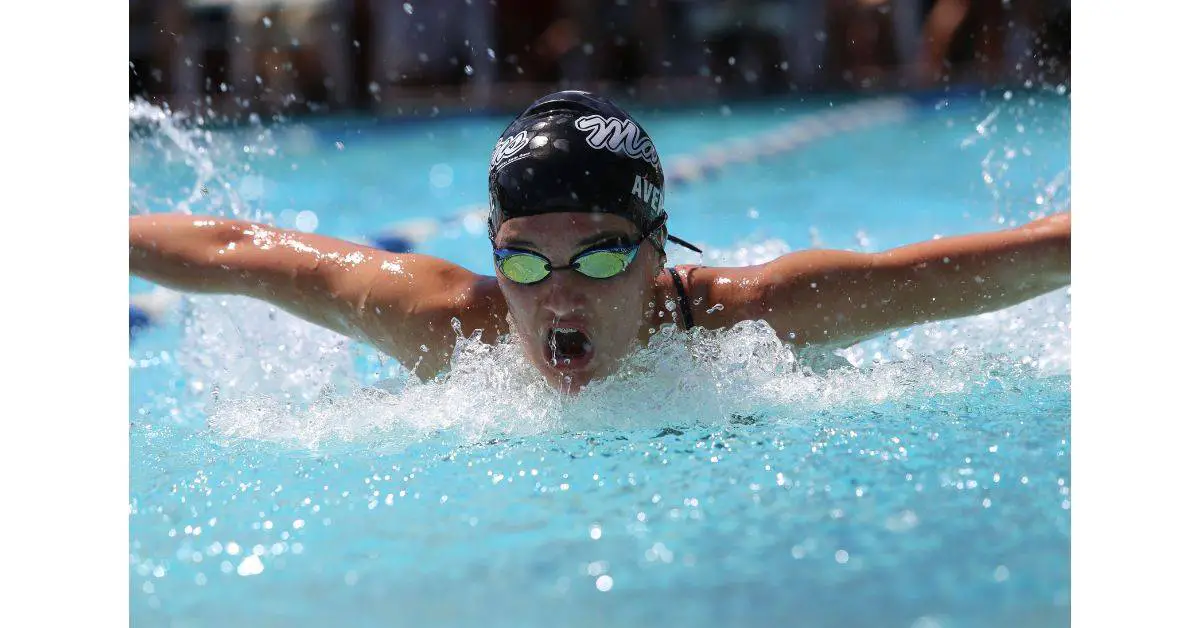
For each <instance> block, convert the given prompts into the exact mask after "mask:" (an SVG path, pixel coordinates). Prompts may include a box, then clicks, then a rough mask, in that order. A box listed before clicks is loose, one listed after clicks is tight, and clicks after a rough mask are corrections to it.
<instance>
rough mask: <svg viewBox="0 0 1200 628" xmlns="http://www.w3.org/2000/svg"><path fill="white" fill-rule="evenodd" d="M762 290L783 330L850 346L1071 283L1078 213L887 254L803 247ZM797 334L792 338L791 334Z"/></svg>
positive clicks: (767, 314)
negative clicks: (1073, 224) (1073, 226)
mask: <svg viewBox="0 0 1200 628" xmlns="http://www.w3.org/2000/svg"><path fill="white" fill-rule="evenodd" d="M758 275H759V277H758V279H759V281H758V283H757V284H755V282H754V281H751V282H750V285H757V286H758V287H757V288H755V289H756V290H758V291H759V292H760V294H761V297H760V298H758V299H755V300H756V301H760V302H761V303H762V307H761V310H760V311H758V312H754V313H752V314H751V315H752V316H754V317H761V318H764V319H766V320H768V321H769V322H770V323H771V324H772V325H773V326H774V327H775V328H776V330H780V333H789V334H790V333H793V332H794V333H795V334H796V335H797V337H798V338H803V341H804V342H806V343H832V344H837V345H849V344H853V343H855V342H858V341H860V340H863V339H865V338H869V337H871V336H874V335H877V334H879V333H883V332H886V331H889V330H892V329H897V328H901V327H906V326H909V325H915V324H920V323H927V322H931V321H936V320H946V319H951V318H958V317H963V316H971V315H975V314H981V313H984V312H989V311H994V310H999V309H1002V308H1005V307H1009V306H1012V305H1016V304H1018V303H1021V302H1023V301H1026V300H1028V299H1031V298H1033V297H1036V296H1038V295H1040V294H1044V293H1046V292H1050V291H1051V290H1055V289H1057V288H1060V287H1063V286H1066V285H1069V284H1070V282H1071V219H1070V214H1061V215H1057V216H1052V217H1050V218H1046V219H1043V220H1039V221H1036V222H1033V223H1030V224H1028V225H1025V226H1023V227H1018V228H1015V229H1009V230H1006V231H999V232H995V233H984V234H976V235H968V236H959V237H952V238H943V239H939V240H931V241H928V242H922V243H919V244H913V245H910V246H904V247H900V248H896V249H892V250H889V251H885V252H882V253H873V254H872V253H855V252H851V251H799V252H796V253H791V254H789V255H785V256H783V257H781V258H779V259H778V260H776V261H774V262H771V263H769V264H766V265H765V266H763V267H762V268H761V270H760V271H759V272H758ZM789 337H790V336H789Z"/></svg>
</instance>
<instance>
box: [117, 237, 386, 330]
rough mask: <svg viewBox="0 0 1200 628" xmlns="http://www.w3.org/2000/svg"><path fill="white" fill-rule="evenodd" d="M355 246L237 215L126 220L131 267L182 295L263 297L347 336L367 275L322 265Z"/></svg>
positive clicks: (345, 256)
mask: <svg viewBox="0 0 1200 628" xmlns="http://www.w3.org/2000/svg"><path fill="white" fill-rule="evenodd" d="M359 248H360V247H357V246H355V245H354V244H352V243H349V242H344V241H341V240H336V239H334V238H328V237H325V236H319V235H315V234H306V233H299V232H292V231H287V230H283V229H277V228H274V227H270V226H267V225H262V224H256V223H252V222H247V221H242V220H228V219H223V218H215V217H207V216H188V215H182V214H152V215H147V216H137V217H134V218H131V219H130V221H129V269H130V272H132V273H134V274H136V275H138V276H140V277H142V278H145V279H148V280H150V281H153V282H155V283H158V284H161V285H164V286H166V287H169V288H173V289H175V290H180V291H183V292H199V293H213V294H236V295H244V296H250V297H254V298H258V299H263V300H266V301H269V302H271V303H274V304H276V305H278V306H280V307H282V308H284V309H286V310H288V311H290V312H292V313H294V314H296V315H298V316H300V317H302V318H305V319H307V320H309V321H310V322H313V323H316V324H318V325H322V326H324V327H327V328H329V329H333V330H334V331H337V332H340V333H343V334H346V335H352V334H354V331H355V330H354V326H353V325H350V324H348V319H349V318H351V317H353V316H354V315H355V314H356V311H357V310H358V309H360V308H361V306H362V303H360V302H359V301H361V299H360V298H359V297H360V295H362V294H365V293H366V292H367V289H368V287H369V286H367V285H366V283H368V282H369V281H370V280H371V279H372V276H371V275H370V274H369V273H351V272H346V271H347V269H346V268H344V267H342V266H340V265H338V264H336V263H328V262H330V261H331V260H333V261H335V262H336V261H344V259H346V258H347V257H348V256H351V254H352V253H354V252H355V251H359ZM360 254H361V255H362V256H363V260H364V261H367V256H366V254H362V253H361V252H360ZM360 284H362V285H360Z"/></svg>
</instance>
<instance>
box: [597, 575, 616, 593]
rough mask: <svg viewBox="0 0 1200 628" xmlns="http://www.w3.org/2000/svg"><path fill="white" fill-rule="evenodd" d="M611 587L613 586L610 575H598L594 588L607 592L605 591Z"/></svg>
mask: <svg viewBox="0 0 1200 628" xmlns="http://www.w3.org/2000/svg"><path fill="white" fill-rule="evenodd" d="M612 587H613V579H612V576H608V575H605V576H600V577H599V578H596V589H598V590H599V591H601V592H607V591H610V590H611V589H612Z"/></svg>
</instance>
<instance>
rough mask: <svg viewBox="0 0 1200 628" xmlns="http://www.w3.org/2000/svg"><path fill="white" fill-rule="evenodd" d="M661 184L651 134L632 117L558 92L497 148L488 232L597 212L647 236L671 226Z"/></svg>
mask: <svg viewBox="0 0 1200 628" xmlns="http://www.w3.org/2000/svg"><path fill="white" fill-rule="evenodd" d="M663 180H664V177H663V168H662V163H661V161H660V160H659V157H658V151H657V150H655V148H654V144H653V142H651V141H650V135H649V134H648V133H646V130H645V129H643V128H642V126H641V125H639V124H638V123H637V122H636V121H634V119H633V117H632V116H630V115H629V113H628V112H626V111H625V110H624V109H622V108H621V107H619V106H617V105H616V104H615V103H613V102H612V101H610V100H608V99H607V98H603V97H601V96H596V95H594V94H589V93H587V92H581V91H563V92H556V93H553V94H550V95H548V96H543V97H542V98H539V99H537V100H536V101H534V103H533V104H532V105H530V106H529V107H528V108H527V109H526V110H525V111H524V112H522V113H521V115H519V116H517V118H516V119H515V120H513V122H512V123H511V124H509V125H508V128H507V129H505V130H504V133H502V134H501V135H500V141H498V142H496V148H495V150H493V151H492V161H491V166H490V167H489V169H488V196H489V205H490V208H491V213H490V217H489V218H488V233H489V234H490V235H491V236H492V237H493V238H495V235H496V231H497V230H499V229H500V225H501V224H502V223H503V222H504V221H505V220H508V219H509V218H516V217H519V216H535V215H539V214H548V213H554V212H598V213H606V214H615V215H618V216H622V217H624V218H626V219H628V220H629V221H630V222H632V223H633V224H635V225H637V227H638V228H639V229H640V230H641V231H642V234H644V235H650V234H653V233H654V232H655V231H657V230H658V229H659V228H664V227H665V224H666V219H667V213H666V211H665V210H664V209H663ZM667 237H668V238H669V239H670V240H671V241H672V242H676V243H678V244H680V245H682V246H686V247H688V248H690V249H692V250H693V251H696V252H697V253H699V252H700V249H698V248H696V247H695V246H692V245H691V244H688V243H687V242H684V241H683V240H680V239H678V238H675V237H673V236H667ZM657 244H658V246H659V248H661V247H662V244H661V240H658V241H657Z"/></svg>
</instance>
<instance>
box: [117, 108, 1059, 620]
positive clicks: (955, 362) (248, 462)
mask: <svg viewBox="0 0 1200 628" xmlns="http://www.w3.org/2000/svg"><path fill="white" fill-rule="evenodd" d="M839 105H840V103H834V104H833V106H839ZM830 106H831V105H830V103H829V102H827V101H823V102H786V103H785V102H780V103H773V104H757V105H728V106H726V107H720V106H717V107H711V108H707V109H695V110H681V111H669V112H641V113H642V115H641V116H640V117H641V118H642V122H643V123H644V124H645V126H647V128H648V129H649V130H650V132H651V133H652V134H653V135H654V137H655V139H656V142H657V144H658V147H659V150H660V152H661V153H662V154H663V155H664V156H665V157H666V158H667V160H668V161H670V160H671V158H672V157H673V156H677V155H685V154H689V153H693V152H695V151H697V150H699V149H700V148H701V147H703V146H706V145H709V144H710V143H712V142H714V141H718V140H722V139H727V138H731V137H737V136H743V135H747V134H754V133H759V132H763V131H767V130H770V129H772V128H775V127H776V126H777V125H779V124H783V123H786V122H787V121H789V120H791V119H793V118H794V117H795V116H797V115H801V114H805V113H811V112H816V111H820V110H823V109H828V108H829V107H830ZM160 114H161V112H156V111H154V110H153V109H150V108H148V107H144V106H135V107H133V108H131V122H133V123H134V126H135V128H136V129H137V132H135V133H131V137H130V150H131V165H130V186H131V187H130V198H131V208H130V211H131V213H133V212H145V211H167V210H171V209H177V208H186V209H188V210H190V211H193V212H196V213H221V214H225V215H240V216H252V217H261V218H265V219H270V220H273V221H275V222H277V223H278V224H281V225H285V226H289V227H293V226H296V225H297V224H299V225H301V226H303V227H306V228H315V229H316V230H317V231H318V232H320V233H324V234H328V235H334V236H340V237H346V238H350V239H358V240H363V241H365V240H366V239H368V238H369V237H371V235H372V234H374V233H377V232H378V231H379V230H380V229H382V228H383V227H385V226H387V225H391V224H394V223H398V222H403V221H405V220H409V219H415V218H424V217H449V216H454V215H457V214H458V213H459V212H461V211H463V210H464V209H466V208H469V207H472V206H476V205H481V204H482V203H483V202H484V200H485V187H486V184H485V177H486V171H485V161H484V160H485V156H486V155H489V154H490V152H491V148H492V145H493V144H494V142H495V138H496V135H497V134H498V133H499V131H500V129H502V128H503V126H504V124H505V123H506V121H507V120H504V119H499V118H458V119H446V120H440V119H431V120H429V121H426V122H422V123H406V124H403V125H397V124H381V123H375V122H371V121H366V120H351V119H344V120H332V119H331V120H323V121H319V122H307V121H306V122H305V123H303V124H285V125H272V126H270V127H253V128H250V129H243V130H237V131H235V130H220V129H211V130H209V129H206V128H205V126H204V125H203V124H201V125H199V126H197V125H196V124H195V123H194V122H192V123H187V122H182V121H174V122H172V121H169V120H164V119H162V118H161V116H160ZM1069 129H1070V111H1069V98H1068V97H1066V96H1060V95H1057V94H1053V93H1050V94H1046V93H1041V92H1038V93H1019V94H1012V93H1009V94H1005V93H989V94H986V95H984V96H979V97H970V98H958V99H954V100H952V101H945V102H936V101H931V102H922V103H921V104H920V105H919V107H918V111H917V113H916V115H914V116H913V117H912V118H911V119H909V120H908V121H906V122H902V123H893V124H888V125H884V126H879V127H874V128H870V129H865V130H859V131H853V132H847V133H844V134H840V135H837V136H833V137H829V138H826V139H822V140H818V141H815V142H813V143H811V144H808V145H805V146H804V147H802V148H800V149H799V150H796V151H792V152H789V153H786V154H783V155H779V156H776V157H773V158H771V159H768V160H764V161H761V162H759V163H754V164H742V165H736V166H731V167H730V168H728V169H727V170H725V171H723V172H722V174H721V176H718V177H716V178H714V179H712V180H709V181H704V182H700V183H697V184H693V185H689V186H686V187H685V186H674V187H673V186H672V184H671V182H670V181H668V185H667V194H668V200H667V207H668V211H669V212H670V213H671V225H672V231H673V232H675V233H677V234H679V235H680V236H682V237H684V238H686V239H689V240H691V241H693V242H696V243H697V244H700V245H701V246H702V247H703V248H705V250H706V254H705V258H704V260H703V261H705V262H706V263H726V264H747V263H756V262H759V261H764V260H766V259H769V258H771V257H773V256H775V255H778V254H780V253H783V252H786V251H789V250H796V249H801V248H806V247H810V246H814V245H817V246H826V247H842V248H852V249H860V250H863V249H865V250H881V249H883V248H887V247H891V246H896V245H901V244H904V243H907V242H911V241H915V240H920V239H925V238H929V237H933V236H935V235H937V234H941V235H952V234H957V233H965V232H970V231H975V230H980V229H994V228H1001V227H1003V226H1005V225H1007V224H1012V223H1013V222H1024V221H1027V220H1029V219H1030V218H1031V217H1034V216H1039V215H1042V214H1044V213H1047V212H1051V211H1060V210H1063V209H1067V208H1069V204H1070V155H1069V141H1068V140H1069ZM420 250H421V251H422V252H427V253H431V254H434V255H440V256H443V257H446V258H448V259H450V260H452V261H455V262H457V263H460V264H462V265H464V266H466V267H468V268H471V269H472V270H475V271H477V272H490V259H489V249H488V246H487V239H486V235H485V234H483V233H481V232H480V231H479V230H478V229H477V228H476V226H475V225H472V224H469V223H464V224H460V225H458V226H453V225H451V226H449V227H447V228H445V229H443V230H442V231H440V232H439V233H438V234H436V235H435V236H433V237H432V238H430V239H429V240H427V241H425V242H423V243H422V244H421V246H420ZM669 252H670V253H671V255H672V257H673V261H675V262H676V263H694V262H696V261H699V260H700V257H699V256H697V255H695V254H692V253H690V252H688V251H686V250H682V249H674V250H670V251H669ZM150 289H151V286H149V285H148V284H146V283H144V282H141V281H139V280H131V281H130V290H131V293H140V292H145V291H148V290H150ZM459 349H460V351H459V354H458V357H457V358H456V366H455V368H454V369H452V370H451V372H450V373H449V375H448V376H447V377H445V378H443V379H442V380H439V381H435V382H430V383H418V382H412V381H409V380H408V379H407V377H406V376H405V374H404V373H403V371H402V370H401V369H399V368H398V367H397V365H396V364H394V363H393V362H391V361H390V360H387V359H385V358H382V357H380V356H379V355H377V354H376V353H375V352H374V351H371V350H370V349H368V348H366V347H362V346H359V345H356V344H353V343H348V342H346V341H344V340H342V339H340V338H339V337H337V336H335V335H333V334H331V333H328V332H325V331H323V330H320V329H318V328H315V327H313V326H311V325H308V324H306V323H303V322H302V321H299V320H297V319H295V318H292V317H290V316H288V315H286V314H285V313H282V312H278V311H275V310H273V309H272V308H270V307H268V306H266V305H264V304H261V303H256V302H252V301H249V300H245V299H240V298H231V297H213V296H208V297H194V298H188V299H187V300H186V301H185V303H184V304H183V305H182V307H181V308H179V309H178V310H177V311H175V312H174V313H173V314H172V315H171V316H169V317H168V319H167V320H166V322H165V324H162V325H159V326H157V327H154V328H152V329H149V330H147V331H146V332H144V333H142V334H139V335H138V336H137V337H136V338H134V339H133V340H131V343H130V376H131V390H130V402H131V412H130V428H129V429H130V451H131V461H130V528H129V530H130V536H129V540H130V547H129V552H130V566H129V575H130V580H129V586H130V610H131V615H132V620H133V622H134V624H135V625H172V626H192V625H195V626H201V625H210V624H214V623H225V624H230V625H244V624H251V623H254V624H260V625H288V626H307V625H312V626H322V625H433V624H445V625H473V624H481V625H502V626H509V625H511V626H530V625H597V626H600V625H605V626H608V625H649V624H655V625H664V624H665V625H698V626H708V625H712V626H716V625H781V624H784V625H804V626H854V625H872V626H905V627H908V626H924V627H926V628H929V627H931V626H943V627H949V626H1012V625H1023V626H1024V625H1066V624H1067V622H1068V620H1069V615H1070V570H1069V558H1070V515H1071V511H1070V487H1071V467H1070V456H1071V447H1070V443H1071V439H1070V393H1071V382H1070V375H1071V361H1070V295H1069V290H1063V291H1059V292H1056V293H1052V294H1049V295H1045V296H1043V297H1041V298H1038V299H1036V300H1034V301H1031V302H1029V303H1026V304H1022V305H1020V306H1017V307H1014V308H1010V309H1008V310H1005V311H1002V312H998V313H995V314H989V315H983V316H978V317H973V318H969V319H963V320H959V321H952V322H947V323H941V324H935V325H927V326H921V327H917V328H913V329H909V330H903V331H901V332H896V333H893V334H889V335H887V336H885V337H882V338H879V339H875V340H872V341H869V342H865V343H863V344H861V345H859V346H856V347H854V348H852V349H851V350H849V351H846V352H844V354H843V355H841V356H839V357H838V359H837V360H832V361H831V360H822V359H809V358H804V356H801V357H802V358H804V359H803V360H800V361H798V359H797V356H796V355H795V354H794V353H793V352H791V351H790V350H788V349H787V348H786V347H785V346H783V345H781V344H780V343H779V342H778V341H777V340H775V339H774V335H773V333H772V332H771V331H770V330H768V329H765V328H763V327H761V326H758V325H754V324H746V325H742V326H739V327H738V328H735V329H732V330H723V331H718V332H701V333H694V334H692V337H690V338H688V339H687V341H686V342H684V339H681V338H679V334H676V333H667V334H665V335H664V336H663V337H662V338H660V340H659V342H657V343H656V344H654V345H652V346H651V347H650V348H648V349H647V350H646V351H644V352H642V353H640V354H638V355H637V356H634V357H633V358H632V359H631V368H630V371H629V372H627V373H623V374H621V375H619V376H617V377H616V378H614V380H613V381H610V382H606V383H604V384H601V385H599V386H597V387H595V389H594V390H590V391H587V392H585V394H584V395H582V396H581V397H580V398H579V399H574V400H566V399H562V398H560V397H558V396H557V395H555V394H554V393H553V392H551V391H548V390H545V389H543V388H540V387H539V386H537V385H536V379H534V378H533V377H532V376H531V374H530V373H529V372H528V371H527V370H526V369H525V368H524V367H523V366H522V365H521V364H520V361H519V360H518V359H516V357H515V356H516V353H515V350H514V349H513V348H512V347H507V346H501V347H499V348H496V349H487V348H484V347H481V346H478V345H475V344H473V343H472V342H471V341H470V340H469V339H464V340H463V342H462V343H460V348H459ZM644 367H652V368H644ZM646 372H649V373H651V374H649V375H647V374H645V373H646Z"/></svg>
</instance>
